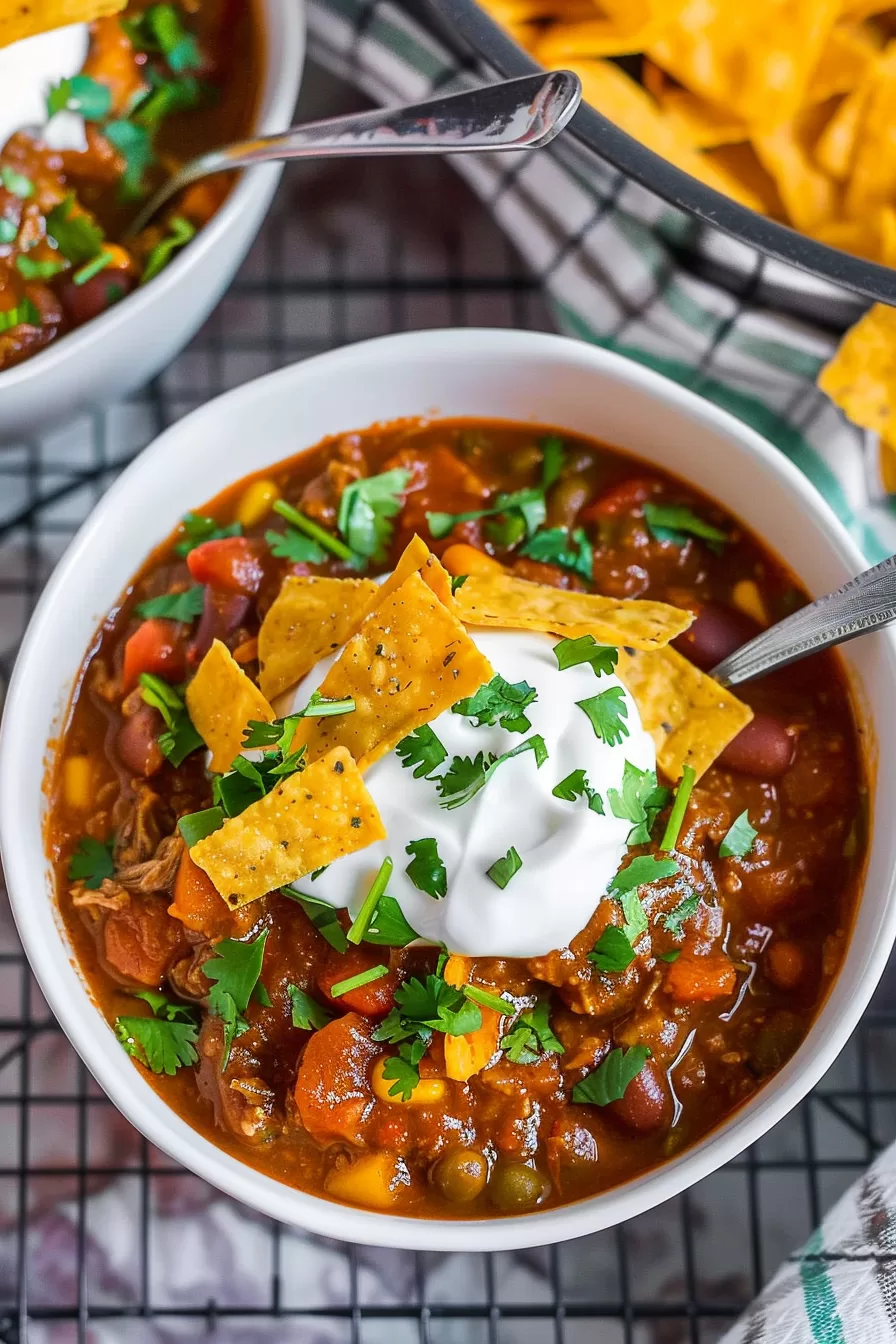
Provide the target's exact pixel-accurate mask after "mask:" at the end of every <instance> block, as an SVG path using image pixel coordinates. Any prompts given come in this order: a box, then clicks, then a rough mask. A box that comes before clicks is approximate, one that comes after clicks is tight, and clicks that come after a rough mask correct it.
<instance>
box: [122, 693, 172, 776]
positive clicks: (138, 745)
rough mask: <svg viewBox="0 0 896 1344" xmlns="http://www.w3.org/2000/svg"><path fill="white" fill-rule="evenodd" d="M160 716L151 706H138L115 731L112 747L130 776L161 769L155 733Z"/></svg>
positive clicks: (160, 720) (156, 732)
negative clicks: (116, 734) (116, 732)
mask: <svg viewBox="0 0 896 1344" xmlns="http://www.w3.org/2000/svg"><path fill="white" fill-rule="evenodd" d="M162 726H163V725H162V716H161V714H159V712H158V710H156V709H153V708H152V706H151V705H141V706H140V708H139V709H138V710H137V711H136V713H134V714H132V715H131V717H130V718H129V719H125V721H124V723H123V724H122V725H121V727H120V728H119V730H118V736H117V737H116V739H115V748H116V750H117V752H118V755H119V757H120V759H121V763H122V765H123V766H124V767H125V769H126V770H130V772H131V774H132V775H142V776H144V777H145V776H147V775H154V774H155V773H156V772H157V771H158V770H161V768H162V761H163V759H164V758H163V756H162V750H161V747H160V746H159V742H158V736H159V733H160V732H161V730H162Z"/></svg>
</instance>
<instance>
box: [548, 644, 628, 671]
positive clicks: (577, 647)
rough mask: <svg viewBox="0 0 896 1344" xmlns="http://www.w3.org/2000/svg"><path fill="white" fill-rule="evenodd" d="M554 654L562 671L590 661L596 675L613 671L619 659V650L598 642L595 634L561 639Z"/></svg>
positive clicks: (555, 647)
mask: <svg viewBox="0 0 896 1344" xmlns="http://www.w3.org/2000/svg"><path fill="white" fill-rule="evenodd" d="M554 656H555V657H556V659H557V666H558V668H559V669H560V671H561V672H565V671H566V669H567V668H568V667H576V666H578V664H579V663H590V664H591V666H592V667H593V668H594V675H595V676H596V677H600V676H603V675H604V674H605V673H608V672H612V671H613V669H614V668H615V666H616V664H617V662H618V661H619V650H618V649H614V648H613V647H612V646H611V645H609V644H598V643H597V641H596V640H595V638H594V636H593V635H581V636H580V637H579V638H578V639H561V640H560V641H559V643H557V644H555V645H554Z"/></svg>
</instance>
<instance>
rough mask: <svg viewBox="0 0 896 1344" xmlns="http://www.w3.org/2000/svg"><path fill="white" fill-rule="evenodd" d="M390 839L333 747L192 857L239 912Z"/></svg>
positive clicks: (348, 763) (346, 758) (346, 759)
mask: <svg viewBox="0 0 896 1344" xmlns="http://www.w3.org/2000/svg"><path fill="white" fill-rule="evenodd" d="M385 838H386V828H385V827H384V826H383V823H382V820H381V818H380V814H379V812H378V811H377V809H376V804H375V803H374V801H373V799H372V798H371V796H370V794H369V793H368V792H367V789H366V788H365V786H364V781H363V780H362V778H361V774H360V771H359V770H358V767H357V766H356V765H355V762H354V761H353V760H352V758H351V756H350V755H349V753H348V752H347V751H346V750H345V749H344V747H335V748H334V749H333V750H332V751H330V752H328V753H327V755H326V756H322V757H321V758H320V760H317V761H314V762H312V764H311V765H309V766H308V767H307V768H306V769H305V770H302V771H301V772H299V773H298V774H295V775H290V776H289V778H288V779H285V780H284V781H283V783H282V784H278V785H277V787H276V788H275V789H272V790H271V792H270V793H267V794H265V796H264V797H263V798H259V800H258V802H256V803H251V804H250V805H249V807H247V808H246V809H245V811H244V812H241V813H240V814H239V816H237V817H231V819H230V820H229V821H225V823H224V825H223V826H221V827H220V828H219V829H218V830H217V831H213V832H212V834H211V835H207V836H206V837H205V839H204V840H199V841H197V843H196V844H195V845H194V846H193V848H192V849H191V850H190V858H191V859H192V860H193V862H194V863H196V864H198V865H199V867H200V868H201V869H202V870H203V872H204V873H206V874H207V875H208V876H209V877H210V878H211V880H212V882H213V883H214V884H215V888H216V889H217V891H218V892H219V893H220V894H221V896H223V898H224V900H225V901H226V902H227V904H228V905H229V906H230V907H231V908H232V909H237V908H238V907H239V906H241V905H246V904H247V903H248V902H249V901H257V900H258V898H259V897H260V896H265V895H267V893H268V892H269V891H274V890H276V888H277V887H284V886H286V885H287V884H288V883H290V882H297V881H298V880H299V878H300V877H304V876H305V874H306V873H312V872H314V870H315V869H316V868H323V867H325V866H326V864H328V863H332V862H333V861H334V859H341V858H342V857H343V856H344V855H346V854H353V853H354V852H355V851H356V850H358V849H366V847H367V846H368V845H372V844H373V843H374V841H376V840H384V839H385Z"/></svg>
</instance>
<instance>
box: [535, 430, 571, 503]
mask: <svg viewBox="0 0 896 1344" xmlns="http://www.w3.org/2000/svg"><path fill="white" fill-rule="evenodd" d="M539 447H540V448H541V488H542V490H550V488H551V486H552V485H553V484H554V482H555V481H557V480H559V478H560V473H561V472H562V470H563V467H564V465H565V463H566V445H565V444H564V442H563V440H562V439H561V438H560V435H559V434H545V436H544V438H543V439H542V441H541V443H540V444H539Z"/></svg>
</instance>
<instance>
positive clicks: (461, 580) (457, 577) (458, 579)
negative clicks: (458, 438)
mask: <svg viewBox="0 0 896 1344" xmlns="http://www.w3.org/2000/svg"><path fill="white" fill-rule="evenodd" d="M15 236H16V235H15V232H13V235H12V237H13V238H15ZM2 242H7V243H11V242H12V238H5V239H4V238H2V237H0V243H2ZM469 577H470V576H469V574H454V575H452V578H451V596H452V597H453V596H454V594H455V593H456V592H457V590H458V588H463V586H464V584H465V583H466V581H467V579H468V578H469Z"/></svg>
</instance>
